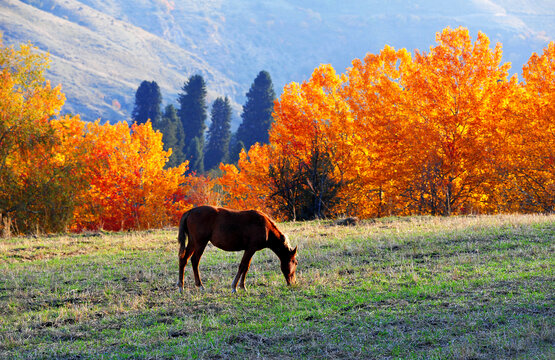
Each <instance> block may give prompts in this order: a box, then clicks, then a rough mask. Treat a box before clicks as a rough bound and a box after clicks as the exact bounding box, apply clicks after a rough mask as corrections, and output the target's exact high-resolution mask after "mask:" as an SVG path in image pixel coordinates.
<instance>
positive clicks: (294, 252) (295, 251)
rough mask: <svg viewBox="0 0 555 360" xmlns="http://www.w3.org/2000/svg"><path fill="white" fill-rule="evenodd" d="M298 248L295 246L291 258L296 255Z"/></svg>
mask: <svg viewBox="0 0 555 360" xmlns="http://www.w3.org/2000/svg"><path fill="white" fill-rule="evenodd" d="M298 247H299V245H297V246H295V248H294V249H293V256H295V255H297V248H298Z"/></svg>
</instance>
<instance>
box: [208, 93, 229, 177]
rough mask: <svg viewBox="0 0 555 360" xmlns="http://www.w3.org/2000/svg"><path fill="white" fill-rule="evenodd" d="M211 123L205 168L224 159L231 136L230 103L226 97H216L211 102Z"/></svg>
mask: <svg viewBox="0 0 555 360" xmlns="http://www.w3.org/2000/svg"><path fill="white" fill-rule="evenodd" d="M211 120H212V122H211V124H210V128H209V129H208V144H207V146H206V154H205V156H204V164H205V165H204V167H205V169H206V170H211V169H214V168H215V167H217V166H218V164H220V163H221V162H223V161H226V160H227V158H228V153H229V141H230V138H231V104H230V102H229V99H228V98H227V97H226V98H225V99H223V98H217V99H216V100H215V101H214V103H213V104H212V112H211Z"/></svg>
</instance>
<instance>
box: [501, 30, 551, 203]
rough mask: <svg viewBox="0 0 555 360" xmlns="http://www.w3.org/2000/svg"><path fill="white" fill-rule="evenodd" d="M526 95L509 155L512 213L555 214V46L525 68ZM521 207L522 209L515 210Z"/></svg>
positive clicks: (522, 96) (519, 102)
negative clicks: (516, 211)
mask: <svg viewBox="0 0 555 360" xmlns="http://www.w3.org/2000/svg"><path fill="white" fill-rule="evenodd" d="M523 77H524V80H525V84H524V90H525V92H524V94H522V93H520V94H519V96H518V97H517V99H516V101H515V105H516V109H515V110H514V111H513V112H512V113H513V114H516V116H514V120H515V121H514V123H513V124H511V126H512V127H513V128H516V129H518V131H514V133H513V134H512V141H511V143H510V146H509V149H508V151H507V152H506V154H509V155H510V157H509V158H508V159H507V163H508V169H509V171H508V174H509V176H507V179H508V183H507V189H506V192H507V195H508V197H509V199H508V200H509V203H512V204H513V206H512V207H511V208H509V209H508V210H518V211H526V212H536V211H539V212H552V211H554V210H555V122H554V119H555V43H554V42H553V41H552V42H550V43H549V44H548V46H547V47H546V48H545V49H544V50H543V53H542V54H541V55H538V54H536V53H534V54H532V56H531V57H530V59H529V60H528V62H527V63H526V64H525V65H524V67H523ZM514 204H518V206H516V207H515V206H514Z"/></svg>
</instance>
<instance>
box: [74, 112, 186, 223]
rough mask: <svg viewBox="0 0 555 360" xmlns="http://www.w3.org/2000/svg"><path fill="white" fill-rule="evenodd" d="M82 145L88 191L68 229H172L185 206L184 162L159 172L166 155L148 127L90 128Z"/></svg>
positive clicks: (92, 125) (157, 136)
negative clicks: (85, 149) (170, 227)
mask: <svg viewBox="0 0 555 360" xmlns="http://www.w3.org/2000/svg"><path fill="white" fill-rule="evenodd" d="M83 141H84V142H86V143H88V144H90V146H91V149H90V151H89V152H88V153H87V155H86V157H85V163H86V164H87V167H86V168H85V172H86V178H87V179H89V183H90V187H89V188H88V189H87V191H85V192H84V193H83V194H82V195H81V201H80V204H81V205H80V206H79V207H78V208H77V209H76V211H75V219H74V224H73V227H72V228H73V229H74V230H81V229H98V228H103V229H107V230H122V229H131V228H133V229H147V228H151V227H162V226H166V225H170V224H174V225H175V224H176V223H177V221H178V218H179V216H180V215H181V214H182V213H183V211H185V210H186V209H187V208H189V207H190V205H189V202H188V201H186V199H185V195H186V190H185V188H184V187H183V186H182V185H183V184H184V182H185V181H186V178H185V176H184V175H183V174H184V173H185V172H186V171H187V163H184V164H182V165H181V166H179V167H176V168H170V169H164V165H165V164H166V162H167V161H168V158H169V156H170V155H171V152H170V151H164V150H163V148H162V134H161V133H160V132H155V131H154V130H153V129H152V125H151V123H150V122H147V123H146V124H142V125H137V124H134V125H132V126H131V127H129V125H127V124H126V123H118V124H115V125H110V124H104V125H101V124H100V123H99V122H98V121H97V122H95V123H90V124H88V126H87V127H86V131H85V132H84V136H83Z"/></svg>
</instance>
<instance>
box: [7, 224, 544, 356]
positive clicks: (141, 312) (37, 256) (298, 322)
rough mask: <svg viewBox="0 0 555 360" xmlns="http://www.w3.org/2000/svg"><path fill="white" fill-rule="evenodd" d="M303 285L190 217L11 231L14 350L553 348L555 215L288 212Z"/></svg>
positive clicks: (517, 352) (443, 351)
mask: <svg viewBox="0 0 555 360" xmlns="http://www.w3.org/2000/svg"><path fill="white" fill-rule="evenodd" d="M280 227H281V228H282V229H283V230H284V232H286V233H287V234H288V235H289V237H290V239H291V242H292V245H293V246H296V245H299V261H300V263H299V268H298V284H297V285H295V286H293V287H287V286H285V280H284V279H283V276H282V275H281V272H280V270H279V260H278V259H277V257H276V256H275V255H274V254H273V253H272V252H271V251H269V250H264V251H261V252H258V253H257V254H256V255H255V256H254V258H253V262H252V266H251V271H250V272H249V274H248V276H247V287H248V292H247V293H245V292H239V293H238V294H236V295H232V294H231V292H230V284H231V281H232V279H233V277H234V275H235V273H236V271H237V266H238V264H239V261H240V258H241V253H227V252H224V251H221V250H218V249H215V248H214V247H208V248H207V250H206V252H205V255H204V256H203V259H202V261H201V266H200V268H201V275H202V277H203V282H204V284H205V287H206V290H205V291H199V290H197V289H196V288H195V287H194V283H193V279H192V272H191V269H190V266H188V267H187V268H186V279H185V280H186V282H185V291H184V293H183V294H179V293H178V292H177V288H176V285H175V284H176V281H177V247H178V245H177V240H176V236H177V233H176V230H175V229H169V230H160V231H147V232H129V233H105V232H101V233H91V234H85V235H61V236H52V237H37V238H34V237H29V238H13V239H2V240H0V314H2V316H1V317H0V358H16V359H17V358H29V359H30V358H33V359H34V358H77V357H79V358H176V357H177V358H237V359H244V358H279V359H283V358H291V359H299V358H345V359H347V358H349V359H351V358H422V359H430V358H438V359H445V358H447V359H471V358H476V359H492V358H523V359H526V358H539V359H542V358H544V359H549V358H553V357H554V355H555V352H554V350H553V348H554V347H553V343H554V341H555V336H554V329H555V326H554V325H555V320H554V319H555V317H554V315H555V314H554V310H553V309H554V305H555V304H554V296H553V294H554V293H555V286H554V281H553V280H554V276H553V268H554V265H555V264H554V263H555V261H554V259H555V258H554V256H553V253H554V250H555V249H554V247H555V242H554V241H553V240H554V238H555V215H550V216H544V215H504V216H475V217H451V218H435V217H410V218H385V219H378V220H376V221H364V222H362V223H361V224H359V225H358V226H356V227H344V226H335V225H334V224H333V222H331V221H314V222H302V223H284V224H280Z"/></svg>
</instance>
